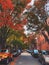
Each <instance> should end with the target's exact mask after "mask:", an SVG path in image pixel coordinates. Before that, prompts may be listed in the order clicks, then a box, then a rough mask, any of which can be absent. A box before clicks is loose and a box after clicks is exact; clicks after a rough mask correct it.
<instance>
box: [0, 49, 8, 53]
mask: <svg viewBox="0 0 49 65" xmlns="http://www.w3.org/2000/svg"><path fill="white" fill-rule="evenodd" d="M0 52H5V53H8V52H9V50H8V49H7V50H0Z"/></svg>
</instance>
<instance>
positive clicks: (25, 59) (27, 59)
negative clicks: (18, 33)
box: [11, 52, 41, 65]
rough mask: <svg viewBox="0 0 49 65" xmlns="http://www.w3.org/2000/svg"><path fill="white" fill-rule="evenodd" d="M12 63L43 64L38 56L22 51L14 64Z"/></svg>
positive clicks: (18, 64) (24, 64)
mask: <svg viewBox="0 0 49 65" xmlns="http://www.w3.org/2000/svg"><path fill="white" fill-rule="evenodd" d="M11 65H41V64H40V63H39V61H38V59H37V58H33V57H32V56H31V55H30V54H29V53H26V52H24V53H22V54H21V55H20V56H19V58H18V59H17V60H15V62H14V64H13V63H12V64H11Z"/></svg>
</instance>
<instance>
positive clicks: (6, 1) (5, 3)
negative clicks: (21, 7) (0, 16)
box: [0, 0, 14, 10]
mask: <svg viewBox="0 0 49 65" xmlns="http://www.w3.org/2000/svg"><path fill="white" fill-rule="evenodd" d="M0 4H1V5H2V8H3V9H4V10H7V9H13V8H14V5H13V4H12V2H11V0H0Z"/></svg>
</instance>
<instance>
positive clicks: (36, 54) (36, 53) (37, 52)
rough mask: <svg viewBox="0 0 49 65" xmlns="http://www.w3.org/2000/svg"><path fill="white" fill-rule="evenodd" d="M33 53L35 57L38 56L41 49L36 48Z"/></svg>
mask: <svg viewBox="0 0 49 65" xmlns="http://www.w3.org/2000/svg"><path fill="white" fill-rule="evenodd" d="M31 55H32V56H33V57H36V58H37V57H38V55H39V51H38V50H37V49H34V50H33V52H32V53H31Z"/></svg>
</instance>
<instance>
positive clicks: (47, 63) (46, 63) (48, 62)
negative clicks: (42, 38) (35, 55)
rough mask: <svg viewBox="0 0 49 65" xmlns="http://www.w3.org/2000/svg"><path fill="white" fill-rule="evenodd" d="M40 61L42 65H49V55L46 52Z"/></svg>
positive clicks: (42, 53)
mask: <svg viewBox="0 0 49 65" xmlns="http://www.w3.org/2000/svg"><path fill="white" fill-rule="evenodd" d="M39 61H40V62H41V64H42V65H49V54H48V53H47V52H46V51H45V50H42V51H41V53H40V54H39Z"/></svg>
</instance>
